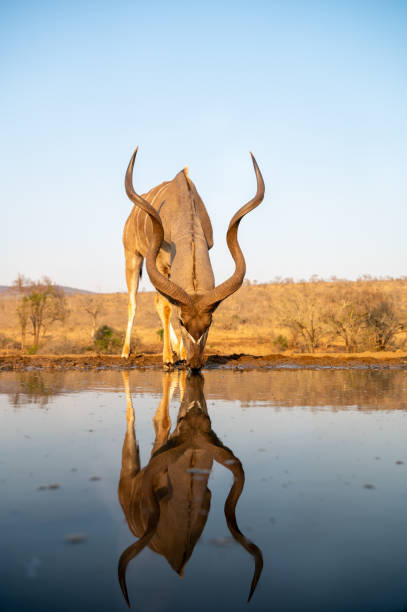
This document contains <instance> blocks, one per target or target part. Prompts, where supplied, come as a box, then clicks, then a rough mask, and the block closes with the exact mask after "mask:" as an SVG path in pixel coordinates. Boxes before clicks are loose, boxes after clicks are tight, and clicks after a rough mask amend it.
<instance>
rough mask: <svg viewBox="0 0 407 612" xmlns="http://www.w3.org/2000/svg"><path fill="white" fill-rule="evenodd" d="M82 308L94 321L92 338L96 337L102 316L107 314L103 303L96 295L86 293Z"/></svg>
mask: <svg viewBox="0 0 407 612" xmlns="http://www.w3.org/2000/svg"><path fill="white" fill-rule="evenodd" d="M81 304H82V308H83V310H84V311H85V312H87V313H88V315H89V316H90V319H91V322H92V331H91V340H94V339H95V334H96V330H97V328H98V322H100V317H101V316H102V315H104V314H105V309H104V308H103V303H102V302H101V301H100V300H99V299H98V298H97V297H95V296H92V295H86V296H83V297H82V298H81Z"/></svg>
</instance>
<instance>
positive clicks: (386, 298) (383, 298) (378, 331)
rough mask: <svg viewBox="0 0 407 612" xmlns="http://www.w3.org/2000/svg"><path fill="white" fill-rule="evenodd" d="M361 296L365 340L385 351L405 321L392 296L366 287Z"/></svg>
mask: <svg viewBox="0 0 407 612" xmlns="http://www.w3.org/2000/svg"><path fill="white" fill-rule="evenodd" d="M361 298H362V302H363V305H364V309H365V328H366V337H367V340H368V342H369V343H370V344H371V345H372V346H373V347H374V349H375V350H377V351H386V350H388V348H389V345H390V344H391V342H392V340H393V339H394V337H395V336H396V334H398V333H399V332H400V331H402V330H403V329H405V328H406V322H405V321H404V320H403V317H402V315H401V313H400V312H398V310H397V308H396V305H395V302H394V299H393V297H392V296H390V295H386V294H385V293H383V292H382V291H375V290H369V289H366V290H364V291H363V292H362V295H361Z"/></svg>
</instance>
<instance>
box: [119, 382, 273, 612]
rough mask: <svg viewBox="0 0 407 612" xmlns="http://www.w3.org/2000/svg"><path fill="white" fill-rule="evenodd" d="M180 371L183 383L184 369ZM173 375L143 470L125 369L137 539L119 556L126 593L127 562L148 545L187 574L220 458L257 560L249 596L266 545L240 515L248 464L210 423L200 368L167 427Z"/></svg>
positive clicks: (231, 516) (125, 470)
mask: <svg viewBox="0 0 407 612" xmlns="http://www.w3.org/2000/svg"><path fill="white" fill-rule="evenodd" d="M180 375H181V377H182V382H184V381H185V373H181V374H180ZM174 376H176V375H173V378H171V375H170V374H164V375H163V399H162V401H161V403H160V405H159V407H158V409H157V412H156V415H155V416H154V428H155V431H156V439H155V443H154V446H153V451H152V454H151V459H150V461H149V462H148V464H147V465H146V466H145V467H144V468H143V469H142V470H141V469H140V458H139V450H138V447H137V441H136V437H135V432H134V411H133V406H132V402H131V396H130V388H129V379H128V372H123V378H124V385H125V389H126V397H127V432H126V436H125V439H124V444H123V455H122V469H121V473H120V483H119V500H120V503H121V505H122V508H123V511H124V513H125V515H126V519H127V523H128V525H129V527H130V529H131V531H132V532H133V534H134V535H135V536H137V537H138V538H139V540H138V541H137V542H135V543H134V544H132V545H131V546H129V547H128V548H127V549H126V550H125V551H124V552H123V554H122V555H121V557H120V561H119V568H118V570H119V581H120V585H121V588H122V591H123V595H124V597H125V599H126V601H127V603H128V604H129V605H130V603H129V599H128V594H127V587H126V568H127V565H128V563H129V562H130V561H131V559H133V558H134V557H135V556H136V555H137V554H139V553H140V552H141V551H142V550H143V548H144V547H145V546H147V545H148V546H149V547H150V548H151V550H153V551H154V552H157V553H159V554H161V555H163V556H164V557H165V558H166V559H167V561H168V562H169V564H170V565H171V567H172V568H173V569H174V570H175V571H176V572H177V573H178V574H180V575H181V576H182V575H183V571H184V567H185V565H186V563H187V561H188V559H189V558H190V556H191V554H192V551H193V549H194V546H195V544H196V542H197V541H198V539H199V537H200V536H201V533H202V531H203V529H204V527H205V524H206V520H207V516H208V513H209V508H210V500H211V492H210V490H209V489H208V486H207V485H208V479H209V474H210V471H211V468H212V465H213V460H215V461H217V462H218V463H220V464H221V465H224V466H225V467H226V468H227V469H229V470H230V471H231V472H232V474H233V476H234V480H233V484H232V488H231V490H230V492H229V495H228V497H227V499H226V502H225V517H226V522H227V525H228V528H229V531H230V533H231V534H232V536H233V538H234V539H235V540H236V541H237V542H239V543H240V544H241V545H242V546H243V547H244V548H245V549H246V550H247V551H248V552H249V553H250V554H251V555H252V556H253V557H254V560H255V570H254V575H253V579H252V583H251V588H250V594H249V600H250V598H251V596H252V595H253V592H254V589H255V588H256V584H257V582H258V580H259V577H260V574H261V570H262V567H263V559H262V555H261V552H260V550H259V549H258V548H257V546H255V545H254V544H253V543H252V542H250V541H249V540H247V539H246V538H245V536H244V535H243V534H242V532H241V531H240V529H239V527H238V525H237V522H236V514H235V512H236V504H237V502H238V500H239V497H240V495H241V493H242V490H243V486H244V471H243V467H242V464H241V463H240V461H239V459H237V457H235V455H234V454H233V453H232V451H231V450H229V449H228V448H226V447H225V446H224V445H223V444H222V442H221V441H220V440H219V438H218V437H217V436H216V434H215V433H214V432H213V431H212V429H211V421H210V419H209V416H208V412H207V407H206V402H205V397H204V394H203V377H202V376H201V375H199V374H197V375H190V376H188V377H187V378H186V386H185V390H184V393H183V397H182V401H181V406H180V410H179V413H178V417H177V425H176V428H175V430H174V432H173V433H171V434H169V430H170V426H171V423H170V419H169V414H168V403H169V394H170V382H171V380H175V378H174ZM182 386H183V385H182Z"/></svg>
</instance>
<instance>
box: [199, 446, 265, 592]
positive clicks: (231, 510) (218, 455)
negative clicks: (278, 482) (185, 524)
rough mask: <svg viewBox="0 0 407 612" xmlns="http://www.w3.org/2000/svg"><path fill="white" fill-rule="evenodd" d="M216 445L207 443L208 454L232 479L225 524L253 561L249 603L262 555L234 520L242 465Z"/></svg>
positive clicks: (257, 578)
mask: <svg viewBox="0 0 407 612" xmlns="http://www.w3.org/2000/svg"><path fill="white" fill-rule="evenodd" d="M218 443H220V444H221V442H220V441H219V440H218V442H215V443H208V446H209V447H210V449H211V451H210V452H211V453H212V456H213V458H214V459H215V461H217V462H218V463H220V464H222V465H223V466H225V467H226V468H227V469H228V470H230V471H231V472H232V474H233V477H234V478H233V484H232V488H231V489H230V492H229V495H228V496H227V499H226V502H225V517H226V523H227V526H228V528H229V531H230V533H231V534H232V536H233V538H234V539H235V540H236V541H237V542H239V544H241V546H243V548H244V549H245V550H247V552H248V553H250V554H251V556H252V557H253V559H254V564H255V565H254V573H253V578H252V583H251V585H250V593H249V597H248V600H247V601H250V599H251V598H252V595H253V593H254V591H255V589H256V586H257V583H258V581H259V578H260V575H261V572H262V569H263V555H262V553H261V550H260V548H258V547H257V546H256V545H255V544H254V543H253V542H251V541H250V540H248V539H247V538H246V536H245V535H243V533H242V532H241V531H240V529H239V526H238V524H237V520H236V505H237V502H238V501H239V498H240V495H241V494H242V491H243V487H244V470H243V467H242V464H241V463H240V461H239V459H238V458H237V457H236V456H235V455H234V454H233V453H232V451H231V450H230V449H229V448H227V447H226V446H218Z"/></svg>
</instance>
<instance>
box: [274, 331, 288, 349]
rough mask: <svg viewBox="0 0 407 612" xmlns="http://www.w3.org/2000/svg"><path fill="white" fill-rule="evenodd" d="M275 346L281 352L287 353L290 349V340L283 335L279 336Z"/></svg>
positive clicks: (275, 340) (275, 339)
mask: <svg viewBox="0 0 407 612" xmlns="http://www.w3.org/2000/svg"><path fill="white" fill-rule="evenodd" d="M273 345H274V346H275V348H276V349H278V350H279V351H286V350H287V348H288V340H287V338H286V337H285V336H282V335H281V334H280V335H279V336H277V337H276V338H274V340H273Z"/></svg>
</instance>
